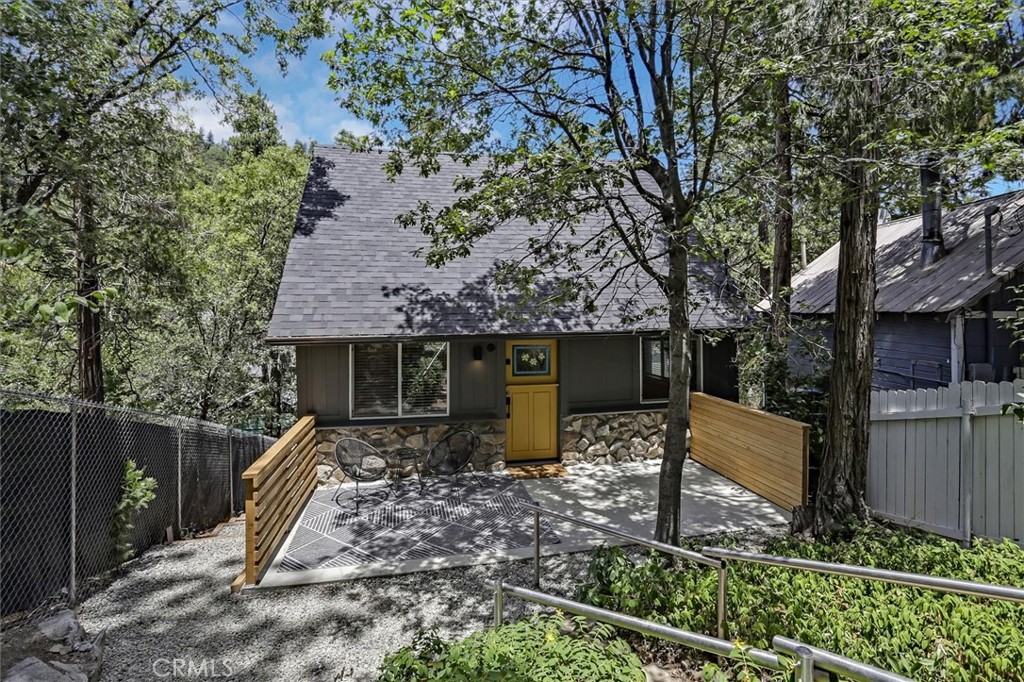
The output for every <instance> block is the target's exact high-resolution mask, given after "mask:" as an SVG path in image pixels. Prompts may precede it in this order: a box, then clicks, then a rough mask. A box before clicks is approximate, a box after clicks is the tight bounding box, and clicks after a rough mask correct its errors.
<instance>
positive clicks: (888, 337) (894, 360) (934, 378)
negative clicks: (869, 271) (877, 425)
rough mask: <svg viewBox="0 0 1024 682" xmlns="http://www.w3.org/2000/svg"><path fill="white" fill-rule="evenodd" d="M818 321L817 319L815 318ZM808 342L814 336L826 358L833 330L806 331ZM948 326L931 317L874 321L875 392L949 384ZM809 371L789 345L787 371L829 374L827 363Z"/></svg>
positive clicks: (884, 317)
mask: <svg viewBox="0 0 1024 682" xmlns="http://www.w3.org/2000/svg"><path fill="white" fill-rule="evenodd" d="M818 319H819V320H820V319H821V318H820V317H819V318H818ZM803 333H805V334H806V335H807V336H808V337H809V338H813V337H814V336H817V337H818V338H819V339H820V340H821V341H822V343H823V344H824V345H825V347H826V348H827V349H828V352H829V355H831V353H832V349H833V340H832V336H833V327H832V324H831V323H829V324H827V325H823V326H822V327H821V328H820V330H818V331H814V330H813V329H812V328H807V329H805V330H804V331H803ZM950 334H951V332H950V323H949V322H947V321H946V320H945V319H944V318H943V317H938V316H933V315H914V314H908V315H903V314H901V313H882V314H880V315H878V316H877V318H876V320H875V364H874V372H873V375H872V379H871V387H872V389H874V390H893V389H911V388H936V387H938V386H943V385H945V384H948V383H949V382H950V380H951V377H950V373H951V371H952V367H951V365H950V343H951V338H950ZM821 362H822V363H823V364H822V365H820V366H818V367H812V366H811V364H810V363H809V361H808V360H807V358H806V357H803V356H801V355H800V353H799V350H798V345H797V344H796V343H793V344H791V345H790V370H791V371H793V372H794V374H797V375H800V376H804V375H807V374H810V373H812V372H813V371H815V370H818V371H824V372H828V370H829V366H828V363H829V359H828V358H822V359H821Z"/></svg>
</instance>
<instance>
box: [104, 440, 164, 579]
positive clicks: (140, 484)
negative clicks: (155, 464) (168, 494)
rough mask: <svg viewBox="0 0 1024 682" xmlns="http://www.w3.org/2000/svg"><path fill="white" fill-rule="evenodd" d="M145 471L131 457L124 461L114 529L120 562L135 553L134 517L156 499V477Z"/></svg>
mask: <svg viewBox="0 0 1024 682" xmlns="http://www.w3.org/2000/svg"><path fill="white" fill-rule="evenodd" d="M145 473H146V472H145V469H142V468H140V467H139V466H138V465H136V464H135V460H132V459H129V460H128V461H126V462H125V463H124V479H123V482H122V483H121V497H120V499H118V501H117V504H116V505H114V518H113V531H112V535H113V537H114V559H115V561H117V563H119V564H120V563H124V562H125V561H128V560H129V559H131V558H132V554H134V553H135V550H134V549H133V548H132V543H131V530H132V528H134V527H135V526H133V525H132V519H133V518H134V517H135V514H137V513H138V512H140V511H142V510H143V509H145V508H146V507H148V506H149V503H150V502H152V501H153V500H155V499H156V492H154V491H155V490H156V479H154V478H151V477H149V476H146V475H145Z"/></svg>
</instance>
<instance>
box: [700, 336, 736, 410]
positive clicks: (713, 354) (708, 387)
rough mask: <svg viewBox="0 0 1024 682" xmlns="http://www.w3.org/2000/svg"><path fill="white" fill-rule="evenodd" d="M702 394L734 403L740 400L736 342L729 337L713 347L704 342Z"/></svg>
mask: <svg viewBox="0 0 1024 682" xmlns="http://www.w3.org/2000/svg"><path fill="white" fill-rule="evenodd" d="M703 352H704V393H707V394H708V395H713V396H715V397H716V398H723V399H725V400H732V401H733V402H736V401H738V400H739V398H740V372H739V368H738V367H737V366H736V340H735V339H733V338H731V337H729V338H724V339H721V340H719V342H718V343H716V344H715V345H714V346H712V345H711V344H710V343H708V342H706V341H705V342H704V351H703Z"/></svg>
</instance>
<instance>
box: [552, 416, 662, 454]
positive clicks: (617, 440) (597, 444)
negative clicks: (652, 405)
mask: <svg viewBox="0 0 1024 682" xmlns="http://www.w3.org/2000/svg"><path fill="white" fill-rule="evenodd" d="M664 448H665V412H664V411H662V410H655V411H651V412H614V413H607V414H581V415H571V416H568V417H563V418H562V464H566V465H570V464H580V463H583V462H586V463H590V464H613V463H615V462H634V461H639V460H644V459H656V458H658V457H661V456H662V455H663V454H664V452H665V450H664Z"/></svg>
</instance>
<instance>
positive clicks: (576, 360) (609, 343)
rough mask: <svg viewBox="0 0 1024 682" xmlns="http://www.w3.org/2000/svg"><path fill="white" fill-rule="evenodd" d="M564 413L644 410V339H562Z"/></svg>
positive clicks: (561, 369)
mask: <svg viewBox="0 0 1024 682" xmlns="http://www.w3.org/2000/svg"><path fill="white" fill-rule="evenodd" d="M558 352H559V354H560V357H561V368H560V377H561V378H560V384H561V385H560V386H559V391H560V394H561V395H560V398H559V404H560V411H561V413H562V414H572V413H578V412H597V411H601V410H620V409H637V408H639V407H640V340H639V337H636V336H605V337H581V338H571V339H562V340H561V341H560V342H559V345H558Z"/></svg>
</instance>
